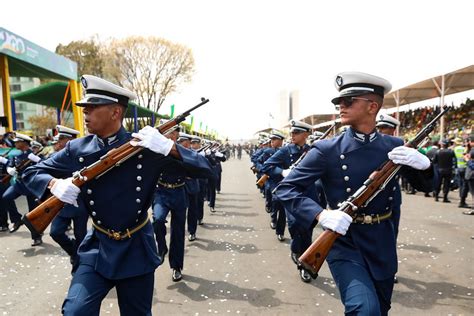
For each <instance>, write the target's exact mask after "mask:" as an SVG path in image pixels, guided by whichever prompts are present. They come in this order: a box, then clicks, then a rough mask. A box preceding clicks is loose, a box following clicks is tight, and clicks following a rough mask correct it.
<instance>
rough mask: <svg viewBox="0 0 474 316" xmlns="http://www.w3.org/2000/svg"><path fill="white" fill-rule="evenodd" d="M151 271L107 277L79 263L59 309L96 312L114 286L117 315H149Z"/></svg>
mask: <svg viewBox="0 0 474 316" xmlns="http://www.w3.org/2000/svg"><path fill="white" fill-rule="evenodd" d="M154 281H155V277H154V272H152V273H148V274H144V275H140V276H136V277H132V278H127V279H121V280H110V279H106V278H104V277H103V276H101V275H100V274H98V273H97V272H96V271H95V270H94V267H92V266H90V265H86V264H80V265H79V267H78V268H77V271H76V273H75V274H74V277H73V278H72V281H71V286H70V287H69V292H68V293H67V297H66V299H65V300H64V303H63V307H62V313H63V314H64V315H66V316H68V315H79V316H82V315H84V316H95V315H99V313H100V304H101V303H102V300H103V299H104V297H105V296H106V295H107V293H109V291H110V290H111V289H112V288H113V287H115V289H116V290H117V299H118V305H119V308H120V315H151V306H152V301H153V286H154Z"/></svg>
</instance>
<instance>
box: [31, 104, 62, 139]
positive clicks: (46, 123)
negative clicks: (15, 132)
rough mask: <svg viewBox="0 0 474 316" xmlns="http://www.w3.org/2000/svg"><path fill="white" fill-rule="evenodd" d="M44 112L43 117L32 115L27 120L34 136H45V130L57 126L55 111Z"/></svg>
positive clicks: (48, 109) (52, 109) (46, 110)
mask: <svg viewBox="0 0 474 316" xmlns="http://www.w3.org/2000/svg"><path fill="white" fill-rule="evenodd" d="M45 112H46V113H45V114H44V115H33V116H30V117H29V118H28V122H29V123H30V124H31V129H32V131H33V134H34V135H46V130H47V129H48V128H51V129H52V128H54V127H55V126H56V124H57V122H56V109H54V108H47V109H45Z"/></svg>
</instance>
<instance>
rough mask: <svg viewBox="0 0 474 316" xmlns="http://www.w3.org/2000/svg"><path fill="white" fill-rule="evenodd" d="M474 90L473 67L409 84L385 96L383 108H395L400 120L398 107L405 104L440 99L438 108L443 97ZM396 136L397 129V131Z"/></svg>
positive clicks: (442, 129)
mask: <svg viewBox="0 0 474 316" xmlns="http://www.w3.org/2000/svg"><path fill="white" fill-rule="evenodd" d="M471 89H474V65H470V66H468V67H465V68H462V69H458V70H455V71H453V72H450V73H447V74H444V75H440V76H436V77H433V78H430V79H426V80H423V81H420V82H418V83H414V84H411V85H409V86H407V87H405V88H401V89H398V90H395V91H392V92H390V93H389V94H387V95H385V98H384V103H383V107H384V108H392V107H397V112H396V117H397V119H399V118H400V115H399V113H400V111H399V107H400V106H402V105H406V104H412V103H415V102H420V101H425V100H429V99H433V98H437V97H439V98H440V101H439V104H440V106H443V105H444V97H445V96H447V95H450V94H453V93H458V92H463V91H467V90H471ZM397 134H398V129H397ZM443 134H444V117H442V118H441V128H440V138H441V139H443V137H444V135H443Z"/></svg>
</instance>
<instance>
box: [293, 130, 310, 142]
mask: <svg viewBox="0 0 474 316" xmlns="http://www.w3.org/2000/svg"><path fill="white" fill-rule="evenodd" d="M308 135H309V134H308V133H306V132H291V142H292V143H293V144H298V145H300V144H304V143H305V142H306V138H307V137H308Z"/></svg>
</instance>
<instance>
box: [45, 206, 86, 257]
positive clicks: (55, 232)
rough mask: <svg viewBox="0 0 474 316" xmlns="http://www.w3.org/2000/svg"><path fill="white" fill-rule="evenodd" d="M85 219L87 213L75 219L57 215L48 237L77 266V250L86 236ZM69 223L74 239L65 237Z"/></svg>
mask: <svg viewBox="0 0 474 316" xmlns="http://www.w3.org/2000/svg"><path fill="white" fill-rule="evenodd" d="M87 218H88V216H87V213H83V214H79V215H78V216H75V217H70V216H62V215H61V214H59V215H58V216H56V217H55V218H54V220H53V222H52V223H51V230H50V232H49V235H50V236H51V238H53V240H54V241H55V242H57V243H58V244H59V246H61V248H63V250H64V251H66V253H67V254H68V255H69V256H70V257H71V259H72V261H73V265H75V264H77V259H78V256H77V248H79V245H80V244H81V242H82V240H84V237H85V236H86V234H87ZM71 222H72V223H73V228H74V239H71V238H69V237H68V236H67V235H66V231H67V228H68V226H69V225H71Z"/></svg>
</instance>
